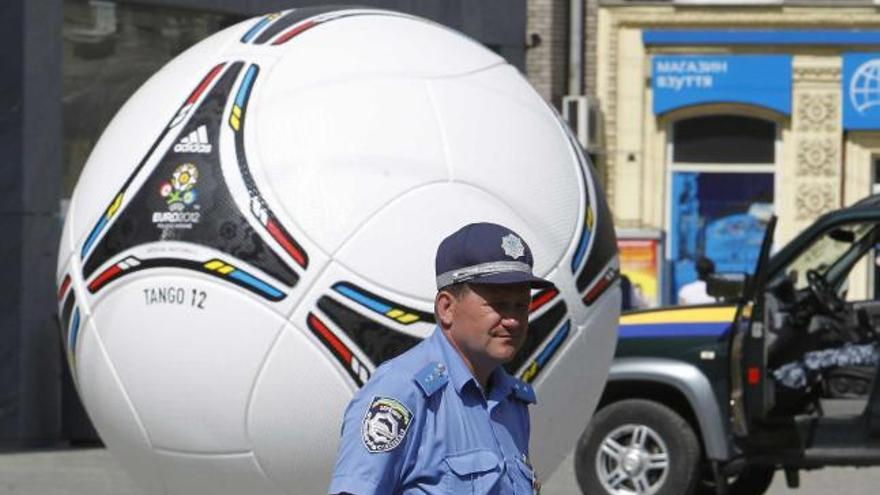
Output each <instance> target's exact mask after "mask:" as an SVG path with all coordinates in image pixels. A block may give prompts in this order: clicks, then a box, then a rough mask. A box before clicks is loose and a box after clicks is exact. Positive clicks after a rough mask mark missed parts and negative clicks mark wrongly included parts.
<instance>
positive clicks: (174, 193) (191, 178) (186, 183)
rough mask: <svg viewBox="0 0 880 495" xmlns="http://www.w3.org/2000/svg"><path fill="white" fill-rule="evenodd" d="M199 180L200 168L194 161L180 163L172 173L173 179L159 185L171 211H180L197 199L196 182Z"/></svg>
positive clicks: (160, 191)
mask: <svg viewBox="0 0 880 495" xmlns="http://www.w3.org/2000/svg"><path fill="white" fill-rule="evenodd" d="M198 180H199V169H198V168H196V166H195V165H193V164H192V163H184V164H183V165H178V166H177V168H176V169H174V173H173V174H171V180H170V181H167V182H163V183H162V185H161V186H159V195H161V196H162V197H163V198H165V204H167V205H168V209H169V210H171V211H180V210H183V209H184V208H185V207H187V206H189V205H191V204H193V203H194V202H195V201H196V196H197V193H196V188H195V186H196V183H197V182H198Z"/></svg>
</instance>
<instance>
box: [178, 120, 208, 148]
mask: <svg viewBox="0 0 880 495" xmlns="http://www.w3.org/2000/svg"><path fill="white" fill-rule="evenodd" d="M211 148H212V146H211V143H209V142H208V129H207V128H206V127H205V126H203V125H202V126H199V128H198V129H196V130H194V131H192V132H191V133H189V135H188V136H184V137H182V138H181V139H180V141H179V142H178V143H177V144H175V145H174V151H175V152H176V153H210V152H211Z"/></svg>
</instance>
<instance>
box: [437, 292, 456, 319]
mask: <svg viewBox="0 0 880 495" xmlns="http://www.w3.org/2000/svg"><path fill="white" fill-rule="evenodd" d="M455 302H456V301H455V296H453V295H452V294H450V293H449V292H446V291H445V290H441V291H440V292H438V293H437V297H436V298H434V312H435V313H437V323H439V324H440V327H441V328H449V327H451V326H452V320H453V319H454V318H453V316H454V315H455Z"/></svg>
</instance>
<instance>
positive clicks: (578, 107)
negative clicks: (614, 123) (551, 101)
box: [562, 95, 599, 151]
mask: <svg viewBox="0 0 880 495" xmlns="http://www.w3.org/2000/svg"><path fill="white" fill-rule="evenodd" d="M562 118H563V119H565V122H566V123H568V126H569V127H571V130H572V131H574V135H575V136H577V139H578V141H580V143H581V146H583V147H584V149H585V150H587V151H595V150H596V148H597V147H598V145H599V140H598V136H599V105H598V102H597V101H596V99H595V98H593V97H590V96H586V95H566V96H563V97H562Z"/></svg>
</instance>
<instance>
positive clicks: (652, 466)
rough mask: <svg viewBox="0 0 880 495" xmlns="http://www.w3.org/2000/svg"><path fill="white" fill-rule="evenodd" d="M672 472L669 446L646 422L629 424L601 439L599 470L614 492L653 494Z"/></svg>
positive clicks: (597, 461)
mask: <svg viewBox="0 0 880 495" xmlns="http://www.w3.org/2000/svg"><path fill="white" fill-rule="evenodd" d="M668 473H669V449H668V448H667V447H666V443H665V442H664V441H663V438H661V437H660V435H659V434H658V433H657V432H656V431H654V430H653V429H652V428H650V427H648V426H646V425H640V424H626V425H623V426H620V427H618V428H616V429H614V430H613V431H611V432H610V433H608V434H607V435H605V438H603V439H602V442H601V443H600V444H599V455H597V456H596V474H597V475H598V478H599V481H600V482H601V483H602V487H604V488H605V491H606V492H607V493H609V494H612V495H654V494H656V493H657V492H658V491H659V490H660V488H661V487H662V486H663V483H664V482H665V481H666V476H667V474H668Z"/></svg>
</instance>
